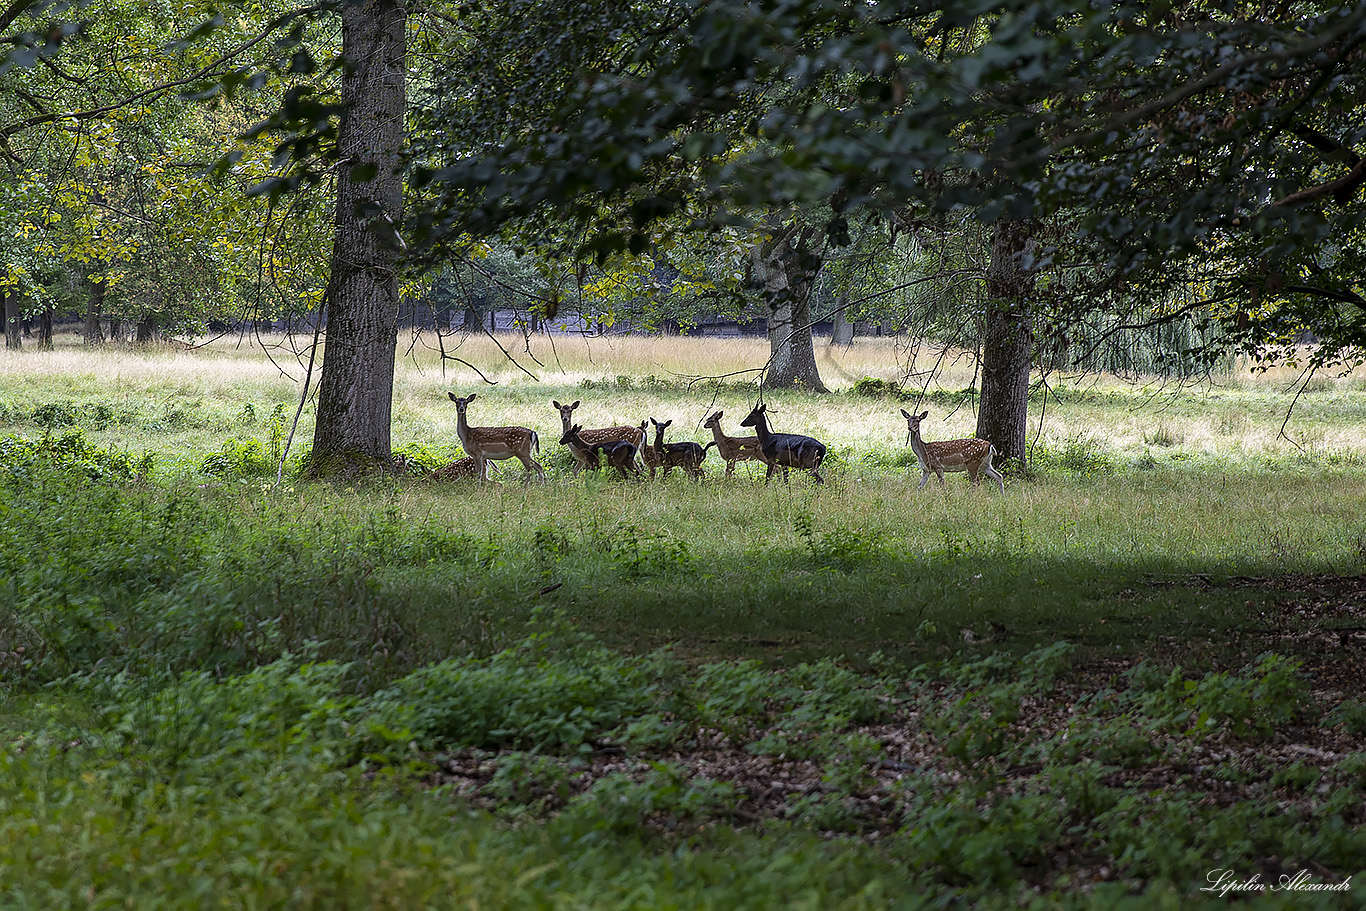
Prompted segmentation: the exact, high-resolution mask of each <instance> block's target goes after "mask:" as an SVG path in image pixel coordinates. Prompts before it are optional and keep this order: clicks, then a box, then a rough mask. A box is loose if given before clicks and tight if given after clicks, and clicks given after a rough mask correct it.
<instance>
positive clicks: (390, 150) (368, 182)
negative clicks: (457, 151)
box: [310, 0, 406, 475]
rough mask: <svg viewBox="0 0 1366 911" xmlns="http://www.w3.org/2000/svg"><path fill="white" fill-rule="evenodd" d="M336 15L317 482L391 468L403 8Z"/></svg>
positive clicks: (382, 0)
mask: <svg viewBox="0 0 1366 911" xmlns="http://www.w3.org/2000/svg"><path fill="white" fill-rule="evenodd" d="M341 18H342V57H343V60H344V62H345V69H344V71H343V75H342V101H343V103H344V104H345V106H346V108H345V112H344V113H343V115H342V119H341V123H340V126H339V128H338V133H337V145H338V152H339V157H340V161H341V165H340V169H339V173H338V179H337V210H336V237H335V239H334V241H333V246H332V277H331V283H330V289H329V290H330V295H329V304H328V314H327V335H326V339H327V341H326V347H325V354H324V358H323V370H322V378H321V380H320V381H319V384H318V416H317V423H316V425H315V426H314V432H313V453H312V458H311V463H310V472H311V473H313V474H314V475H318V474H329V473H335V472H337V471H341V470H344V469H345V468H347V467H349V466H351V465H353V464H355V463H357V462H372V463H387V462H388V461H389V458H390V455H391V449H390V444H391V437H390V425H391V423H392V416H393V395H394V355H395V348H396V346H397V344H398V305H399V282H398V272H397V266H398V259H399V253H400V240H399V234H398V226H399V225H400V224H401V222H402V218H403V186H402V182H401V179H400V176H399V155H400V153H401V152H402V149H403V139H404V123H403V115H404V105H405V83H404V79H405V59H404V56H405V45H404V41H405V34H404V28H405V24H406V11H405V9H404V4H403V0H365V2H358V3H348V4H342V7H341Z"/></svg>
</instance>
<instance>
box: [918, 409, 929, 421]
mask: <svg viewBox="0 0 1366 911" xmlns="http://www.w3.org/2000/svg"><path fill="white" fill-rule="evenodd" d="M929 416H930V413H929V412H928V411H922V412H920V417H918V418H916V420H917V421H923V420H925V418H927V417H929Z"/></svg>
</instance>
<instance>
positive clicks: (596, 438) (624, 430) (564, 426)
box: [550, 400, 654, 477]
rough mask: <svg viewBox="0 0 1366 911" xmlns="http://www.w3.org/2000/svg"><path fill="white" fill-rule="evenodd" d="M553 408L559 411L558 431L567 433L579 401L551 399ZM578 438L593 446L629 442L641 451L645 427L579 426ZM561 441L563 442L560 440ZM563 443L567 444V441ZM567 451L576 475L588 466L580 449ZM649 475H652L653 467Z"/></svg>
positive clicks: (643, 443)
mask: <svg viewBox="0 0 1366 911" xmlns="http://www.w3.org/2000/svg"><path fill="white" fill-rule="evenodd" d="M550 404H552V405H554V406H555V410H556V411H558V412H559V413H560V431H561V433H564V434H566V435H567V434H568V433H569V428H570V427H572V426H573V425H574V409H575V408H578V407H579V404H580V403H579V402H575V403H574V404H572V405H561V404H560V403H559V402H556V401H553V400H552V401H551V403H550ZM579 438H580V439H582V440H583V442H584V445H585V446H586V447H593V446H596V445H597V444H599V443H617V442H620V443H630V444H631V445H632V446H633V447H634V448H635V449H636V450H637V451H641V452H643V451H644V449H645V428H644V427H600V428H598V429H596V430H584V429H583V428H582V427H580V428H579ZM561 442H564V441H563V440H561ZM565 445H568V444H567V443H566V444H565ZM569 452H570V454H571V455H573V456H574V474H575V475H576V476H577V475H578V473H579V472H580V471H583V469H584V468H586V467H589V466H588V464H587V461H586V460H585V457H584V456H583V455H582V454H581V450H578V449H575V448H574V447H573V446H570V447H569ZM633 470H634V471H636V472H639V471H640V468H639V466H633ZM650 477H654V471H653V469H652V470H651V471H650Z"/></svg>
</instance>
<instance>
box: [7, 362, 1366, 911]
mask: <svg viewBox="0 0 1366 911" xmlns="http://www.w3.org/2000/svg"><path fill="white" fill-rule="evenodd" d="M308 341H309V340H308V339H302V338H293V339H290V338H285V337H266V338H264V339H257V338H252V337H237V336H234V337H223V338H219V339H215V340H212V341H210V342H208V343H207V344H203V345H201V346H199V347H197V348H192V349H191V348H184V347H180V346H175V347H172V346H163V347H155V348H148V349H138V350H129V349H126V348H116V347H108V348H101V349H95V350H87V349H85V348H82V347H80V346H78V345H76V344H74V342H73V341H72V340H69V339H68V340H64V342H65V343H64V344H59V345H58V347H57V349H56V350H55V351H52V352H39V351H33V350H27V349H26V350H23V351H20V352H8V351H7V352H5V353H4V354H3V355H0V437H2V438H3V439H0V465H3V466H4V471H3V472H0V480H3V481H4V483H5V491H6V492H5V498H4V502H3V503H0V555H2V556H3V565H4V566H5V567H6V568H7V572H6V579H5V583H4V584H3V585H0V907H3V908H11V907H12V908H40V907H41V908H53V907H116V906H119V907H122V906H130V905H131V906H136V907H140V908H142V907H146V908H152V907H166V908H181V907H202V906H205V905H212V906H215V907H225V908H238V907H242V908H246V907H290V908H296V907H297V908H314V907H316V908H329V909H332V908H380V907H404V908H418V907H432V908H452V907H476V906H478V907H494V908H520V907H536V908H544V907H565V908H568V907H593V908H617V907H621V908H626V907H638V908H657V907H680V908H693V907H717V908H768V907H772V908H780V907H781V908H786V907H811V908H822V909H824V908H885V907H898V908H900V907H905V908H917V907H944V906H948V905H956V904H964V905H968V906H972V907H980V908H1016V907H1041V908H1042V907H1048V908H1052V907H1076V908H1148V907H1186V906H1189V905H1191V904H1194V903H1199V902H1202V901H1203V902H1220V903H1222V902H1226V901H1228V900H1230V899H1231V898H1233V897H1238V898H1241V899H1244V900H1246V901H1248V903H1249V904H1250V905H1255V906H1257V907H1277V908H1279V907H1304V908H1311V907H1312V908H1321V907H1329V906H1340V905H1332V904H1331V903H1333V902H1345V903H1348V904H1350V903H1352V902H1355V903H1356V904H1357V905H1361V904H1363V901H1364V899H1363V897H1364V896H1366V879H1362V877H1366V835H1363V830H1362V828H1361V826H1362V823H1363V822H1364V821H1366V811H1363V805H1362V801H1361V798H1360V794H1361V793H1362V787H1363V785H1366V750H1363V748H1362V737H1363V736H1366V702H1363V701H1362V697H1361V692H1360V681H1361V680H1362V678H1363V672H1364V671H1366V660H1363V648H1366V619H1364V618H1363V612H1366V508H1363V507H1366V376H1363V375H1362V374H1361V373H1354V374H1349V375H1346V376H1333V377H1315V378H1313V379H1311V380H1310V381H1309V383H1308V384H1307V385H1306V384H1302V383H1298V382H1297V374H1296V373H1295V372H1293V371H1288V370H1272V371H1267V372H1264V373H1252V372H1250V371H1247V370H1244V369H1241V368H1240V369H1239V370H1237V371H1235V372H1234V373H1233V374H1231V375H1228V376H1222V377H1215V378H1213V379H1212V380H1209V381H1206V382H1204V383H1202V384H1198V385H1187V386H1181V385H1177V384H1173V383H1171V382H1163V381H1160V380H1157V379H1149V380H1147V381H1145V382H1138V383H1130V382H1125V381H1121V380H1120V379H1117V378H1113V377H1057V376H1053V377H1049V378H1048V392H1047V393H1046V394H1044V393H1042V392H1041V393H1040V394H1038V395H1037V396H1036V397H1035V400H1034V401H1033V402H1032V403H1031V411H1032V414H1033V421H1034V423H1033V424H1032V425H1031V432H1030V438H1031V442H1032V446H1033V448H1032V453H1031V459H1032V466H1031V468H1032V470H1031V472H1030V473H1029V474H1028V475H1027V476H1026V475H1023V474H1021V473H1019V472H1014V473H1008V474H1007V480H1006V484H1007V486H1006V492H1005V495H1004V496H1002V495H1001V494H1000V493H999V492H998V491H996V489H995V488H994V486H993V487H990V488H989V487H987V486H985V485H984V486H983V487H981V488H980V489H973V488H972V487H970V486H969V485H968V484H967V482H966V480H965V479H964V476H963V475H961V474H959V475H949V476H948V484H947V486H946V487H945V488H943V489H940V488H939V487H938V486H937V485H935V484H934V483H933V482H931V485H930V486H928V487H927V488H926V489H925V490H923V491H921V490H917V487H916V485H917V484H918V483H919V480H920V472H919V469H918V467H917V465H916V461H915V458H914V456H913V454H912V453H911V452H910V450H909V449H908V448H907V446H906V426H905V421H904V419H903V418H902V417H901V415H900V414H899V409H900V408H903V407H904V408H906V409H907V410H910V409H911V408H912V407H918V408H919V409H920V410H928V411H930V417H929V419H928V420H927V421H926V425H925V426H926V437H927V439H947V438H955V437H961V436H968V435H971V434H972V432H973V428H974V426H975V412H974V410H973V403H972V400H971V397H970V396H969V395H967V394H966V393H965V391H964V390H966V389H968V388H970V387H971V386H972V385H973V376H972V372H971V370H970V369H969V368H968V367H966V366H965V365H964V364H963V363H962V362H945V363H942V364H939V366H940V367H941V368H942V369H941V370H940V371H939V372H938V374H937V376H936V378H935V381H934V382H933V383H928V384H927V383H926V382H925V381H924V380H923V379H921V377H922V373H921V371H926V370H929V369H930V367H931V366H932V365H934V364H936V363H938V362H937V361H935V360H932V359H931V358H930V355H929V354H928V353H925V352H922V353H921V354H920V357H919V359H917V360H912V359H911V356H910V353H909V352H908V351H907V350H906V349H905V348H904V347H902V346H899V345H898V344H897V343H896V342H894V341H893V340H890V339H859V340H857V342H856V343H855V344H853V345H851V346H847V347H842V348H821V349H818V360H819V362H820V365H821V371H822V376H823V378H824V379H825V380H826V382H827V384H828V385H830V386H831V387H832V389H833V390H834V393H833V394H831V395H813V394H804V393H779V394H774V395H772V396H771V397H767V396H766V398H768V400H769V401H770V408H771V410H775V411H776V412H777V414H776V418H775V424H776V429H779V430H783V431H790V432H798V433H806V434H810V435H813V436H816V437H818V438H820V439H821V440H823V441H824V442H825V443H827V444H828V445H829V447H830V452H831V456H830V458H829V459H828V461H827V467H828V471H827V472H826V473H827V476H828V478H829V480H830V483H829V484H828V485H827V486H825V487H818V486H816V485H813V484H812V483H811V482H810V480H809V479H808V478H806V477H804V476H801V475H798V474H794V475H793V477H792V480H791V483H790V484H788V485H784V484H783V483H781V482H780V481H775V482H773V483H770V484H767V485H766V484H765V483H764V482H763V478H762V473H761V471H760V469H759V468H758V467H757V466H753V465H751V464H745V465H741V466H740V467H739V468H738V470H737V473H736V477H735V478H733V479H729V480H727V479H723V478H722V477H721V474H722V465H721V463H720V461H719V460H718V459H717V458H716V455H715V453H710V454H709V459H708V461H707V463H706V464H705V467H706V468H707V471H708V478H707V480H706V481H705V482H704V483H702V484H694V483H692V482H691V481H689V480H688V479H686V478H685V477H682V476H679V475H678V473H675V475H673V476H671V477H670V478H669V479H668V480H667V481H656V482H654V483H631V482H619V481H615V480H611V479H607V478H601V477H597V476H585V477H579V478H575V477H573V475H572V473H571V471H570V469H571V465H572V463H571V461H570V459H569V457H568V455H567V454H566V453H565V452H564V451H563V447H560V446H558V445H557V443H556V441H557V440H558V438H559V420H558V416H557V414H556V413H555V411H554V409H553V408H552V407H551V405H550V402H551V400H559V401H561V402H570V401H574V400H580V401H582V403H583V404H582V406H581V407H580V409H579V411H577V412H576V420H581V421H582V423H583V424H584V426H606V425H614V424H633V425H634V424H639V423H640V422H641V421H642V420H645V419H646V418H648V417H652V416H653V417H656V418H658V419H659V420H661V421H663V420H666V419H672V420H673V422H674V423H673V426H672V427H670V428H669V436H668V439H669V440H671V441H675V440H679V439H692V440H697V441H699V442H706V441H708V440H710V433H709V431H704V430H703V429H702V428H701V426H700V425H701V423H702V421H703V420H704V419H705V418H706V417H707V415H709V414H710V413H711V412H712V411H715V410H724V412H725V418H724V421H723V426H724V427H725V428H726V430H727V431H728V432H729V433H731V434H733V435H739V433H740V428H739V426H738V422H739V420H740V418H742V417H743V415H744V414H745V413H746V411H747V410H748V408H749V407H750V405H751V404H752V403H753V399H754V396H755V390H754V388H753V385H752V376H753V374H752V373H746V372H745V371H749V370H752V369H753V368H755V367H758V366H760V365H761V364H762V363H763V360H764V357H765V356H766V350H765V343H764V342H762V341H756V340H742V339H695V338H669V339H662V338H661V339H644V338H624V339H616V338H610V339H572V340H570V339H555V340H554V341H553V343H552V342H551V340H549V339H545V338H537V339H533V340H531V342H530V343H528V342H526V341H525V340H523V339H521V338H505V339H500V342H501V343H502V345H503V346H504V347H505V348H506V349H507V352H508V354H510V355H512V357H513V359H514V360H515V363H513V362H510V361H509V360H508V359H507V358H506V357H505V356H504V354H503V352H502V351H500V350H499V347H498V346H497V345H496V344H495V343H494V342H493V341H491V340H489V339H487V338H484V339H469V340H466V341H463V342H461V343H459V345H458V346H454V345H453V343H452V342H451V341H450V340H449V339H448V340H445V341H444V342H438V340H436V339H435V338H432V337H429V336H414V337H411V338H405V339H403V340H402V342H401V345H400V358H399V367H398V371H397V375H396V378H395V393H394V395H395V398H394V424H393V442H394V448H395V450H396V451H401V452H403V453H405V454H406V455H407V456H408V457H409V463H410V465H411V466H413V471H412V473H411V474H407V475H384V476H378V477H363V476H362V477H356V478H351V479H349V480H346V481H343V482H339V483H313V484H309V483H305V482H303V481H301V480H299V479H298V478H297V477H296V476H295V474H294V472H293V469H294V468H295V467H296V466H297V464H298V460H299V459H300V457H301V454H302V453H303V452H305V451H306V450H307V447H308V444H309V442H310V440H311V436H312V424H311V420H312V418H311V411H312V409H311V404H310V403H306V405H305V408H304V409H303V412H302V417H301V420H300V423H299V426H298V429H297V432H296V433H295V435H294V439H293V443H292V446H291V448H290V451H289V454H288V457H287V458H286V472H285V475H284V478H283V480H282V481H280V482H278V483H277V480H276V463H277V462H278V460H279V458H280V456H281V455H282V454H283V447H284V444H285V441H286V439H287V438H288V436H289V433H290V429H291V424H292V422H293V418H294V414H295V410H296V407H297V404H298V402H297V397H298V390H299V388H300V380H301V379H302V377H303V376H304V373H305V370H306V366H307V365H306V357H305V356H304V355H303V354H302V347H303V346H306V345H307V343H308ZM443 347H444V354H445V355H446V356H447V357H445V358H443V351H442V348H443ZM451 358H459V359H461V360H463V361H466V362H468V363H469V364H472V365H474V366H475V367H477V368H478V369H477V370H475V369H474V368H472V367H470V366H468V365H466V364H462V363H459V362H458V361H456V360H452V359H451ZM867 377H871V378H873V379H874V380H883V381H894V382H898V383H903V384H904V387H905V388H906V389H909V390H910V392H909V393H907V394H901V395H898V394H896V393H895V392H894V391H889V390H888V389H887V388H886V387H885V386H881V385H879V384H876V383H873V384H870V383H868V382H866V380H865V378H867ZM315 380H316V377H315ZM490 381H491V382H490ZM1301 387H1303V388H1301ZM448 391H455V392H457V393H458V394H462V395H464V394H468V393H469V392H478V393H479V397H478V399H477V400H476V401H475V402H474V403H473V404H472V405H471V408H470V411H471V418H472V421H473V422H474V423H477V424H482V425H501V424H521V425H525V426H529V427H531V428H533V429H535V430H537V431H538V433H539V434H540V438H541V461H542V462H543V463H544V464H545V466H546V467H547V469H548V472H549V477H548V480H547V482H546V483H545V484H536V483H532V484H528V485H524V484H522V483H520V474H521V468H520V465H518V463H517V462H516V461H515V460H514V461H511V462H504V463H501V469H502V470H501V471H500V472H499V473H498V475H497V477H498V479H499V480H500V481H501V483H500V484H499V485H497V486H491V487H487V488H480V487H477V486H475V485H472V484H469V483H442V482H439V481H436V480H433V479H432V478H430V477H427V474H428V473H429V472H430V470H431V469H433V468H436V467H439V466H440V465H443V464H445V463H447V462H449V461H452V460H454V459H455V458H458V457H459V456H460V455H462V453H461V452H460V449H459V442H458V439H457V436H456V432H455V408H454V406H453V404H452V403H450V402H449V400H448V399H447V392H448ZM1292 401H1293V405H1294V407H1293V411H1290V408H1291V404H1292ZM1288 413H1289V420H1288V421H1287V419H1286V418H1287V414H1288ZM1283 427H1284V432H1282V428H1283ZM1217 871H1225V872H1226V873H1227V874H1228V875H1227V876H1225V875H1224V874H1223V873H1219V872H1217ZM1301 871H1305V873H1304V877H1301V879H1299V880H1298V881H1297V882H1298V885H1296V886H1295V887H1293V888H1284V889H1277V890H1258V889H1256V888H1255V883H1254V884H1253V885H1249V886H1247V887H1246V888H1235V887H1236V885H1237V883H1238V882H1242V883H1246V882H1247V881H1248V880H1249V878H1251V877H1254V876H1257V877H1260V882H1262V883H1271V884H1277V883H1279V882H1281V880H1280V877H1282V876H1285V877H1287V882H1290V881H1292V880H1294V877H1296V876H1298V875H1299V874H1300V872H1301ZM1221 877H1222V882H1220V880H1221ZM1352 877H1356V879H1362V881H1361V882H1360V883H1357V882H1356V879H1353V878H1352ZM1344 882H1345V884H1346V886H1347V887H1348V888H1343V889H1339V890H1338V891H1333V892H1324V891H1321V890H1311V889H1309V888H1308V887H1309V886H1311V885H1315V884H1317V885H1318V886H1319V887H1326V886H1328V885H1335V884H1336V885H1338V886H1341V885H1342V884H1343V883H1344ZM1231 883H1232V885H1231ZM1351 887H1355V888H1351Z"/></svg>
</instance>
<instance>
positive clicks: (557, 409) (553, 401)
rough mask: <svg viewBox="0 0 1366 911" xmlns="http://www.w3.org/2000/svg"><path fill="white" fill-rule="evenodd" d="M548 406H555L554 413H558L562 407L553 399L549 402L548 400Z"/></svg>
mask: <svg viewBox="0 0 1366 911" xmlns="http://www.w3.org/2000/svg"><path fill="white" fill-rule="evenodd" d="M550 404H552V405H554V406H555V410H556V411H559V410H560V409H561V408H563V407H564V406H563V405H561V404H560V403H559V402H557V401H555V400H554V399H551V400H550Z"/></svg>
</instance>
